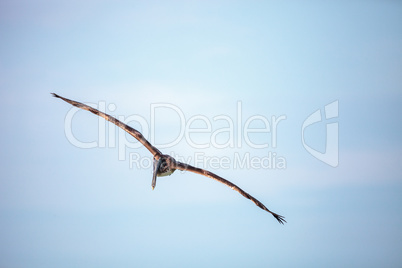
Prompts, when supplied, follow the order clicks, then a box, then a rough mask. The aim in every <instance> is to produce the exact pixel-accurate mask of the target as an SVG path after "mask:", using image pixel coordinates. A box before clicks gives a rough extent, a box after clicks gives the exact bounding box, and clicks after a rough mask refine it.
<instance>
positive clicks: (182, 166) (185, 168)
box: [175, 161, 286, 224]
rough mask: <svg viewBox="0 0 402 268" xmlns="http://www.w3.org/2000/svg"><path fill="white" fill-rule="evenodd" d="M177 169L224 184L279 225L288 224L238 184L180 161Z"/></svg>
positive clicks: (177, 163) (283, 218)
mask: <svg viewBox="0 0 402 268" xmlns="http://www.w3.org/2000/svg"><path fill="white" fill-rule="evenodd" d="M175 168H176V169H178V170H183V171H191V172H194V173H197V174H200V175H203V176H206V177H208V178H211V179H214V180H216V181H219V182H220V183H223V184H225V185H226V186H229V187H230V188H232V190H235V191H237V192H239V193H240V194H241V195H242V196H244V197H245V198H248V199H250V200H251V201H253V202H254V204H256V205H257V206H258V207H259V208H261V209H263V210H265V211H267V212H269V213H271V214H272V216H274V217H275V219H276V220H277V221H278V222H279V223H281V224H284V222H286V221H285V217H283V216H281V215H279V214H276V213H275V212H272V211H270V210H269V209H268V208H266V207H265V206H264V204H263V203H261V202H260V201H258V200H257V199H256V198H254V197H253V196H251V195H250V194H248V193H246V192H245V191H243V190H242V189H241V188H240V187H238V186H237V185H236V184H234V183H231V182H230V181H228V180H225V179H224V178H222V177H220V176H218V175H216V174H214V173H212V172H210V171H208V170H205V169H202V168H197V167H193V166H191V165H188V164H185V163H181V162H178V161H177V162H176V167H175Z"/></svg>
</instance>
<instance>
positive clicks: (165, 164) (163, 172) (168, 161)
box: [52, 93, 286, 224]
mask: <svg viewBox="0 0 402 268" xmlns="http://www.w3.org/2000/svg"><path fill="white" fill-rule="evenodd" d="M52 95H53V96H54V97H56V98H60V99H62V100H64V101H66V102H68V103H70V104H71V105H74V106H76V107H78V108H81V109H84V110H87V111H90V112H91V113H94V114H96V115H98V116H101V117H103V118H104V119H106V120H107V121H109V122H112V123H113V124H115V125H116V126H118V127H120V128H122V129H123V130H125V131H127V132H128V133H129V134H130V135H131V136H133V137H134V138H136V139H137V140H138V141H139V142H141V143H142V144H143V145H144V146H145V147H146V148H147V149H148V150H149V151H150V152H151V153H152V155H153V156H154V167H153V177H152V189H154V188H155V185H156V177H162V176H168V175H171V174H172V173H173V172H174V171H175V170H176V169H178V170H183V171H191V172H194V173H197V174H201V175H204V176H206V177H209V178H211V179H214V180H217V181H219V182H221V183H223V184H225V185H227V186H229V187H230V188H232V190H235V191H237V192H239V193H240V194H241V195H243V196H244V197H246V198H248V199H250V200H251V201H253V202H254V204H256V205H257V206H258V207H259V208H261V209H263V210H265V211H268V212H269V213H271V214H272V215H273V216H274V217H275V219H277V221H278V222H279V223H281V224H283V223H284V222H286V221H285V219H284V217H283V216H281V215H278V214H276V213H274V212H272V211H270V210H269V209H267V208H266V207H265V206H264V205H263V204H262V203H261V202H260V201H258V200H257V199H255V198H254V197H252V196H251V195H249V194H248V193H246V192H245V191H243V190H242V189H240V188H239V187H238V186H237V185H235V184H233V183H231V182H230V181H227V180H225V179H224V178H222V177H220V176H218V175H216V174H214V173H212V172H210V171H208V170H204V169H201V168H197V167H193V166H191V165H188V164H185V163H181V162H179V161H176V160H175V159H174V158H173V157H171V156H170V155H167V154H162V153H161V151H159V150H158V149H157V148H156V147H154V146H153V145H152V144H151V143H149V141H147V140H146V139H145V138H144V136H143V135H142V134H141V133H140V132H139V131H137V130H135V129H134V128H132V127H130V126H127V125H126V124H123V123H122V122H121V121H119V120H117V119H116V118H114V117H112V116H110V115H108V114H105V113H103V112H101V111H98V110H97V109H95V108H92V107H90V106H88V105H85V104H83V103H80V102H77V101H73V100H69V99H66V98H63V97H61V96H59V95H57V94H55V93H52Z"/></svg>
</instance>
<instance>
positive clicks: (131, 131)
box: [52, 93, 162, 158]
mask: <svg viewBox="0 0 402 268" xmlns="http://www.w3.org/2000/svg"><path fill="white" fill-rule="evenodd" d="M52 95H53V97H56V98H59V99H62V100H64V101H66V102H68V103H70V104H71V105H73V106H75V107H78V108H81V109H84V110H87V111H90V112H91V113H93V114H96V115H98V116H100V117H103V118H105V119H106V120H107V121H109V122H111V123H113V124H115V125H116V126H118V127H119V128H121V129H123V130H125V131H127V132H128V134H130V135H131V136H133V137H134V138H136V139H137V140H138V141H139V142H141V143H142V144H143V145H144V146H145V148H147V149H148V150H149V151H150V152H151V153H152V154H153V156H154V157H155V156H157V157H158V158H159V156H160V155H161V154H162V153H161V152H160V151H159V150H158V149H157V148H156V147H154V146H153V145H152V144H151V143H150V142H149V141H147V139H145V138H144V136H143V135H142V134H141V132H139V131H138V130H136V129H134V128H132V127H130V126H128V125H126V124H124V123H123V122H121V121H119V120H117V119H116V118H114V117H113V116H110V115H108V114H105V113H103V112H101V111H98V110H97V109H95V108H92V107H91V106H88V105H86V104H83V103H81V102H77V101H73V100H69V99H66V98H64V97H62V96H59V95H57V94H55V93H52Z"/></svg>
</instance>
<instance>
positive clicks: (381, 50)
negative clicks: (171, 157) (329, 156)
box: [0, 0, 402, 267]
mask: <svg viewBox="0 0 402 268" xmlns="http://www.w3.org/2000/svg"><path fill="white" fill-rule="evenodd" d="M278 2H279V1H278ZM278 2H274V1H136V2H133V1H110V2H107V1H9V0H7V1H1V3H0V36H1V39H0V40H1V42H0V48H1V50H0V90H1V91H0V100H1V105H0V112H1V115H2V117H1V139H0V148H1V153H0V157H1V158H0V160H1V161H0V170H1V178H0V266H1V267H246V266H247V267H268V266H272V267H401V265H402V254H401V252H402V215H401V214H402V207H401V205H402V168H401V165H402V160H401V152H402V151H401V149H402V142H401V138H400V136H401V134H400V133H401V130H402V123H401V122H402V120H401V114H402V113H401V112H402V108H401V107H402V98H401V97H402V88H401V87H402V75H401V70H402V4H401V2H399V1H341V2H342V3H335V1H333V2H329V1H325V3H324V2H319V1H308V2H304V3H301V2H299V1H286V2H281V3H278ZM53 91H55V92H57V93H59V94H60V95H63V96H65V97H68V98H72V99H75V100H78V101H84V102H92V103H98V101H105V102H106V103H107V104H109V103H113V104H115V105H116V107H117V109H116V111H115V112H114V114H115V115H124V116H129V115H135V114H137V115H141V116H143V117H144V118H145V119H146V120H149V117H150V105H151V104H152V103H159V102H166V103H171V104H174V105H176V106H177V107H180V109H181V110H182V111H183V113H184V114H185V115H186V117H187V118H190V117H192V116H194V115H205V116H206V117H208V118H210V119H212V118H213V117H214V116H216V115H228V116H230V117H233V118H235V116H236V105H237V102H238V101H241V103H242V107H243V115H244V117H245V118H247V117H249V116H252V115H256V114H260V115H263V116H264V117H267V118H271V116H272V115H275V116H280V115H286V116H287V119H286V120H285V121H283V122H281V123H280V125H279V130H278V145H277V148H268V149H265V150H264V149H253V148H251V147H249V146H246V145H244V144H243V146H242V147H241V148H238V147H236V148H225V149H220V150H218V149H214V148H207V149H202V150H200V149H194V148H192V147H191V146H189V145H188V143H187V142H186V140H182V141H181V142H180V143H179V144H178V145H177V146H174V147H172V148H169V149H164V150H163V151H164V152H166V153H170V152H175V153H177V154H181V155H183V156H192V155H194V153H195V152H201V153H205V155H206V156H225V155H227V156H229V157H233V155H234V153H239V154H242V153H245V152H248V153H250V155H251V156H264V155H266V153H267V151H272V152H276V153H277V154H278V155H281V156H283V157H285V158H286V161H287V168H286V169H285V170H273V169H267V170H263V169H249V170H247V169H245V170H239V169H237V170H236V169H216V170H213V171H214V172H216V173H218V174H220V175H222V176H224V177H225V178H228V179H230V180H231V181H233V182H235V183H237V184H238V185H239V186H241V187H242V188H244V189H245V190H246V191H248V192H249V193H251V194H252V195H254V196H255V197H257V198H258V199H260V200H261V201H262V202H263V203H264V204H266V205H267V207H268V208H270V209H272V210H273V211H275V212H278V213H280V214H283V215H284V216H286V220H287V221H288V223H287V224H285V225H284V226H282V225H280V224H278V223H277V222H276V221H275V219H274V218H273V217H272V216H270V215H269V214H268V213H266V212H264V211H262V210H260V209H259V208H258V207H256V206H255V205H254V204H253V203H251V202H250V201H249V200H246V199H245V198H243V197H242V196H240V195H239V194H238V193H236V192H233V191H231V190H230V189H229V188H227V187H225V186H223V185H220V184H219V183H217V182H215V181H213V180H211V179H208V178H205V177H202V176H199V175H196V174H189V173H186V174H180V173H177V174H176V173H175V174H173V175H172V176H170V177H168V178H163V179H160V180H159V181H158V184H157V187H156V189H155V190H154V191H152V190H151V186H150V185H151V174H152V171H151V169H130V168H129V162H128V160H126V161H119V160H118V150H117V148H94V149H80V148H77V147H74V146H73V145H71V144H70V143H69V141H68V140H67V138H66V137H65V134H64V118H65V116H66V114H67V112H68V111H69V110H70V106H69V105H68V104H66V103H63V102H62V101H60V100H57V99H54V98H52V97H51V96H50V94H49V93H50V92H53ZM335 100H338V101H339V118H338V119H335V120H333V122H338V123H339V161H340V162H339V166H338V167H337V168H332V167H330V166H328V165H326V164H324V163H322V162H320V161H318V160H317V159H315V158H314V157H312V156H311V155H310V154H309V153H307V152H306V150H305V149H304V148H303V146H302V143H301V125H302V123H303V121H304V120H305V119H306V118H307V117H308V116H309V115H310V114H311V113H313V112H314V111H316V110H317V109H319V108H321V109H322V108H323V107H324V106H325V105H326V104H328V103H331V102H332V101H335ZM167 115H168V114H161V113H160V114H159V117H157V122H156V128H155V133H156V141H158V142H162V141H164V140H168V139H169V138H171V137H173V136H174V133H177V132H178V131H179V128H180V125H179V124H178V121H177V118H174V117H170V118H169V117H168V116H167ZM107 126H109V125H107ZM133 126H135V122H133ZM218 127H219V125H214V128H218ZM73 131H74V133H75V135H76V136H77V137H79V138H80V139H81V140H84V141H94V140H96V139H97V137H98V119H97V118H96V116H94V115H92V114H90V113H87V112H84V111H82V112H79V113H77V115H76V117H75V119H74V122H73ZM306 135H307V137H306V139H307V142H308V143H309V144H310V145H311V146H312V147H315V148H321V149H322V148H323V146H324V144H325V139H324V137H325V124H324V122H323V123H322V124H317V125H316V126H312V127H311V129H310V130H309V132H306ZM208 137H209V136H202V135H201V136H199V137H198V138H199V139H200V141H201V140H202V141H205V140H203V139H206V140H208ZM269 137H270V136H264V135H259V134H258V135H257V134H256V136H255V137H254V138H255V140H256V141H258V142H264V141H265V140H266V139H268V138H269ZM130 152H138V153H140V154H141V155H144V156H150V154H149V153H148V152H147V151H146V150H145V149H144V148H141V149H129V150H128V151H127V154H128V153H130Z"/></svg>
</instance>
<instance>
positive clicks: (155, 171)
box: [152, 158, 162, 190]
mask: <svg viewBox="0 0 402 268" xmlns="http://www.w3.org/2000/svg"><path fill="white" fill-rule="evenodd" d="M161 163H162V158H159V160H156V159H155V158H154V174H153V176H152V190H153V189H155V186H156V177H157V175H158V170H159V167H160V166H161Z"/></svg>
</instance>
